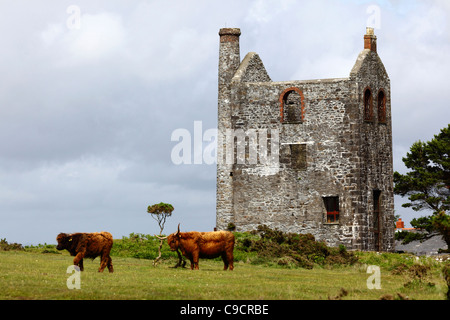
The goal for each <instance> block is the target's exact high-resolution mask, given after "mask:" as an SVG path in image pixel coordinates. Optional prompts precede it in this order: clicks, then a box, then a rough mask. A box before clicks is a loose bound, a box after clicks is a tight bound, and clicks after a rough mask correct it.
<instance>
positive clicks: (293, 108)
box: [279, 87, 305, 123]
mask: <svg viewBox="0 0 450 320" xmlns="http://www.w3.org/2000/svg"><path fill="white" fill-rule="evenodd" d="M279 100H280V117H281V122H282V123H301V122H303V120H304V111H305V102H304V101H305V98H304V96H303V92H302V91H301V90H300V89H299V88H295V87H291V88H287V89H286V90H284V91H283V92H282V93H281V95H280V99H279Z"/></svg>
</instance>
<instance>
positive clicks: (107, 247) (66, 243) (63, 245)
mask: <svg viewBox="0 0 450 320" xmlns="http://www.w3.org/2000/svg"><path fill="white" fill-rule="evenodd" d="M56 240H57V241H58V245H57V247H56V249H58V250H64V249H66V250H67V251H69V252H70V255H71V256H75V258H74V259H73V264H74V265H76V266H79V267H80V270H81V271H83V269H84V268H83V258H90V259H95V258H96V257H98V256H100V259H101V260H100V268H99V269H98V272H103V270H104V269H105V267H108V270H109V272H114V269H113V265H112V259H111V257H110V256H109V252H110V251H111V248H112V245H113V237H112V235H111V233H109V232H104V231H103V232H93V233H71V234H66V233H60V234H58V236H57V237H56Z"/></svg>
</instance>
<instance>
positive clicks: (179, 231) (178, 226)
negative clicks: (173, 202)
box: [178, 224, 180, 233]
mask: <svg viewBox="0 0 450 320" xmlns="http://www.w3.org/2000/svg"><path fill="white" fill-rule="evenodd" d="M178 233H180V224H178Z"/></svg>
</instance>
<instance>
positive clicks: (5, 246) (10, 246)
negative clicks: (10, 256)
mask: <svg viewBox="0 0 450 320" xmlns="http://www.w3.org/2000/svg"><path fill="white" fill-rule="evenodd" d="M10 250H23V247H22V245H21V244H20V243H8V241H6V238H5V239H1V240H0V251H10Z"/></svg>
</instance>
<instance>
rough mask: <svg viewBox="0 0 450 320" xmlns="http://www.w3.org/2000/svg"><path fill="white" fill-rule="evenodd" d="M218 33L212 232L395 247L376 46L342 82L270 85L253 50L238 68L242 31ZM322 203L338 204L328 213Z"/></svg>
mask: <svg viewBox="0 0 450 320" xmlns="http://www.w3.org/2000/svg"><path fill="white" fill-rule="evenodd" d="M224 30H225V29H221V32H220V33H219V34H220V35H221V41H220V57H219V103H218V124H219V128H218V129H219V131H218V132H219V137H220V139H219V145H218V147H219V152H218V164H217V212H216V215H217V228H218V229H226V228H228V226H229V224H230V223H231V224H233V225H234V226H235V227H236V230H237V231H248V230H254V229H256V227H257V226H258V225H261V224H265V225H267V226H269V227H271V228H277V229H279V230H283V231H285V232H297V233H311V234H313V235H314V236H315V237H316V239H318V240H323V241H326V243H327V244H328V245H331V246H337V245H340V244H343V245H345V246H346V247H347V248H348V249H359V250H380V251H393V250H394V239H393V238H394V217H393V180H392V128H391V114H390V82H389V77H388V75H387V73H386V70H385V69H384V66H383V64H382V62H381V60H380V58H379V57H378V54H377V53H376V51H374V50H372V49H371V48H373V47H374V48H376V43H375V45H373V41H372V42H371V44H372V47H371V48H366V49H364V50H363V51H362V52H361V53H360V55H359V56H358V59H357V61H356V63H355V66H354V68H353V69H352V70H351V73H350V76H349V77H347V78H341V79H322V80H308V81H284V82H272V81H271V80H270V77H269V76H268V74H267V71H266V70H265V68H264V65H263V63H262V61H261V59H260V57H259V56H258V55H257V54H256V53H249V54H247V55H246V57H245V58H244V59H243V61H242V62H238V57H239V45H238V44H239V37H238V36H236V34H238V33H239V34H240V32H238V31H237V30H238V29H226V30H225V31H224ZM230 30H232V31H231V32H230ZM232 32H234V38H232V40H234V42H232V45H230V42H229V40H230V35H229V33H232ZM224 37H226V38H225V39H223V38H224ZM236 39H237V41H236ZM236 44H237V45H236ZM368 89H369V91H367V90H368ZM381 91H382V93H383V94H382V95H380V97H385V98H384V99H380V101H381V100H382V103H378V95H379V92H381ZM366 92H367V93H369V92H370V93H371V94H372V97H371V104H372V105H371V106H368V101H369V100H368V99H364V95H365V93H366ZM383 95H384V96H383ZM370 108H371V109H370ZM365 110H366V111H367V110H370V111H371V113H370V114H371V116H372V118H370V119H365V117H364V114H365V113H364V112H365ZM378 110H380V112H378ZM379 119H381V121H379ZM230 142H231V143H230ZM227 148H228V149H227ZM230 152H231V153H230ZM255 152H256V155H257V156H256V157H255ZM230 154H231V158H232V161H226V160H227V159H228V160H230ZM226 155H228V158H226ZM329 199H337V200H333V201H337V202H338V208H337V209H336V210H334V209H333V210H334V211H333V212H334V215H330V210H331V209H330V208H327V206H328V207H329V206H330V205H329V203H331V202H327V201H330V200H329ZM333 212H332V213H333Z"/></svg>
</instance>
